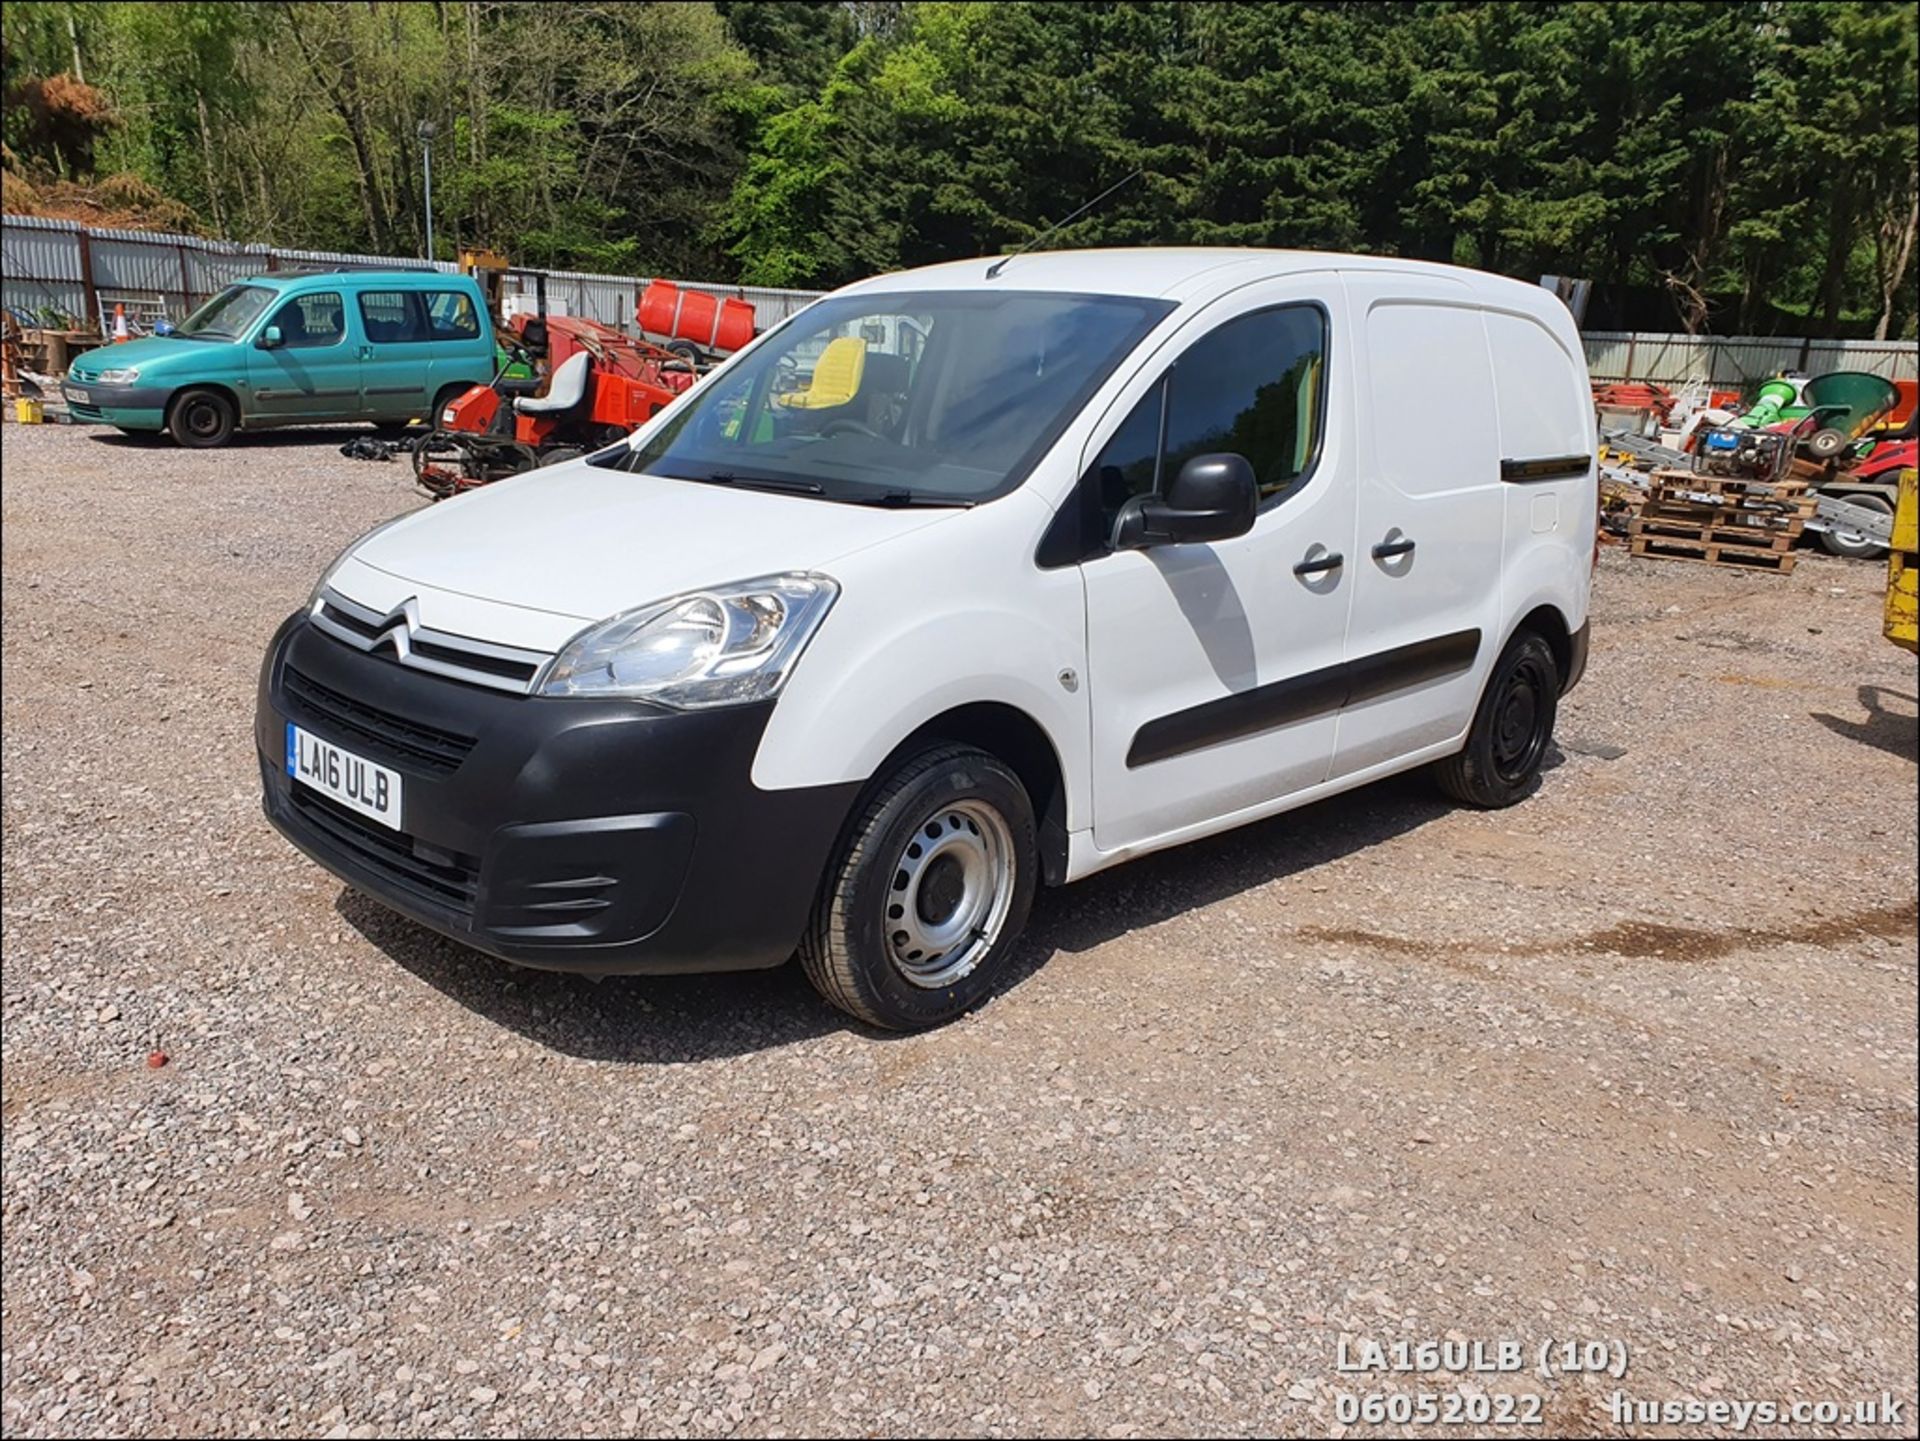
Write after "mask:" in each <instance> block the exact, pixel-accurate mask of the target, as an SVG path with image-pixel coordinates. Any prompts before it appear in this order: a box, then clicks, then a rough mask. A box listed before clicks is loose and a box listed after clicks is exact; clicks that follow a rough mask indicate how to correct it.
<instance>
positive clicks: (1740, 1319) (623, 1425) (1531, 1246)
mask: <svg viewBox="0 0 1920 1441" xmlns="http://www.w3.org/2000/svg"><path fill="white" fill-rule="evenodd" d="M350 434H351V432H326V433H315V434H311V435H301V436H299V437H298V438H297V439H284V438H283V439H277V440H268V441H249V442H246V443H243V444H241V445H238V446H236V447H235V448H234V449H233V450H231V451H229V452H226V453H223V454H218V455H200V454H191V453H186V452H181V451H178V450H175V449H172V448H171V447H169V446H166V445H152V444H141V443H136V442H132V441H128V440H123V439H119V438H116V437H113V436H110V435H105V434H100V433H96V432H91V431H87V430H81V429H65V428H56V427H42V428H37V429H35V428H22V427H17V426H12V425H9V426H8V427H7V429H6V433H5V439H4V459H5V473H6V476H5V492H4V497H5V569H4V575H5V585H4V601H5V635H4V643H5V651H4V659H5V676H6V686H5V690H4V701H3V704H4V721H5V724H4V782H5V910H4V944H5V953H6V967H5V979H4V1014H5V1057H6V1065H5V1098H4V1105H5V1146H4V1206H5V1239H6V1245H5V1248H4V1279H5V1304H4V1338H3V1340H4V1358H3V1361H4V1424H5V1429H6V1432H7V1433H8V1434H13V1435H47V1436H53V1435H71V1436H84V1435H125V1434H139V1433H144V1434H153V1433H173V1434H209V1435H211V1434H223V1435H227V1434H249V1433H251V1434H265V1435H316V1434H339V1435H361V1434H368V1435H370V1434H376V1433H379V1434H399V1435H440V1436H446V1435H460V1434H479V1435H514V1434H526V1433H533V1434H538V1433H567V1434H592V1435H605V1434H608V1433H617V1432H633V1431H640V1432H648V1433H668V1434H684V1435H701V1436H705V1435H725V1434H735V1433H741V1434H745V1433H762V1432H769V1433H771V1434H775V1435H779V1434H789V1435H806V1434H822V1433H824V1434H834V1435H861V1434H903V1433H905V1434H911V1433H937V1434H968V1435H1013V1434H1023V1433H1036V1432H1040V1433H1049V1434H1059V1435H1096V1436H1099V1435H1134V1434H1141V1435H1227V1434H1240V1433H1248V1432H1262V1433H1275V1432H1278V1433H1288V1434H1293V1433H1320V1434H1327V1433H1329V1432H1331V1433H1332V1434H1340V1428H1339V1426H1338V1425H1337V1421H1338V1410H1337V1399H1336V1393H1338V1392H1340V1391H1346V1392H1349V1393H1352V1394H1355V1395H1359V1394H1365V1393H1369V1392H1388V1393H1394V1394H1400V1395H1405V1396H1422V1395H1434V1396H1438V1395H1441V1394H1443V1393H1445V1392H1448V1391H1453V1390H1464V1391H1465V1392H1466V1393H1467V1394H1468V1395H1472V1394H1474V1393H1475V1392H1476V1390H1477V1391H1481V1392H1491V1393H1498V1392H1503V1391H1513V1392H1525V1393H1541V1394H1543V1395H1544V1396H1545V1412H1544V1414H1545V1419H1546V1421H1547V1423H1548V1425H1547V1429H1548V1430H1549V1431H1559V1432H1575V1433H1586V1434H1620V1433H1619V1432H1618V1431H1617V1430H1616V1429H1615V1428H1614V1427H1613V1426H1612V1425H1611V1422H1610V1419H1609V1417H1608V1413H1607V1411H1606V1409H1605V1401H1604V1398H1605V1396H1606V1395H1607V1394H1608V1393H1609V1392H1611V1391H1612V1390H1614V1389H1615V1388H1616V1387H1618V1388H1620V1389H1622V1390H1624V1391H1625V1392H1626V1393H1627V1394H1629V1395H1631V1396H1634V1397H1636V1398H1641V1399H1662V1398H1679V1397H1691V1398H1696V1399H1733V1398H1742V1399H1783V1400H1784V1399H1834V1400H1842V1401H1851V1400H1853V1399H1855V1398H1856V1397H1866V1396H1879V1395H1880V1394H1881V1393H1882V1392H1883V1391H1887V1392H1891V1393H1892V1394H1893V1395H1894V1396H1896V1397H1899V1398H1902V1399H1904V1400H1905V1402H1906V1403H1907V1405H1908V1407H1909V1408H1911V1407H1912V1406H1913V1405H1914V1403H1915V1401H1916V1400H1920V1397H1916V1394H1915V1383H1916V1377H1915V1354H1916V1327H1915V1308H1916V1295H1915V1266H1916V1249H1915V1248H1916V1235H1915V1226H1916V1223H1915V1214H1916V1190H1915V1170H1916V1167H1915V1145H1916V1139H1915V1110H1916V1104H1915V1100H1916V1070H1915V1067H1916V1055H1915V1040H1916V1013H1915V1007H1916V977H1915V892H1916V876H1915V842H1916V837H1915V804H1914V803H1915V763H1916V751H1917V744H1920V743H1917V741H1916V723H1915V709H1916V701H1915V691H1916V684H1915V668H1914V663H1913V661H1912V659H1911V658H1909V657H1908V656H1906V655H1905V654H1903V653H1901V652H1900V651H1898V650H1896V649H1894V648H1893V647H1892V646H1890V645H1888V644H1886V642H1885V641H1883V640H1882V639H1881V638H1880V634H1879V617H1878V610H1879V604H1880V601H1879V585H1880V576H1881V572H1880V571H1879V570H1878V568H1877V567H1873V566H1869V565H1865V564H1860V563H1849V562H1843V561H1837V560H1832V559H1829V558H1827V557H1825V556H1820V555H1808V556H1806V557H1804V558H1803V559H1802V561H1801V562H1800V566H1799V568H1798V570H1797V571H1796V572H1795V573H1794V574H1793V575H1792V576H1790V577H1786V578H1781V577H1778V576H1772V575H1753V574H1744V573H1723V572H1722V571H1720V570H1718V569H1716V568H1708V567H1704V566H1696V565H1689V564H1684V563H1672V562H1645V561H1632V562H1630V561H1628V560H1627V559H1626V558H1625V557H1624V556H1623V555H1621V554H1620V553H1619V552H1618V551H1609V552H1608V554H1607V555H1606V556H1605V557H1604V558H1603V560H1602V564H1601V573H1600V580H1599V592H1598V597H1597V602H1596V621H1595V629H1594V656H1593V666H1592V669H1591V671H1590V673H1589V677H1588V679H1587V681H1586V683H1585V684H1584V685H1583V686H1582V687H1581V688H1580V689H1579V690H1578V691H1577V692H1576V693H1575V694H1574V695H1573V696H1572V697H1570V698H1569V701H1568V703H1567V705H1566V706H1565V708H1564V710H1563V714H1562V721H1561V730H1560V740H1561V747H1562V750H1561V754H1560V755H1559V756H1558V757H1557V758H1556V760H1555V763H1554V764H1553V767H1552V769H1551V770H1550V771H1549V773H1548V775H1547V776H1546V778H1545V781H1544V784H1543V787H1542V789H1541V791H1540V793H1539V794H1538V795H1537V796H1536V797H1534V798H1533V799H1531V800H1530V801H1528V802H1527V803H1526V804H1524V805H1522V806H1520V807H1519V808H1517V809H1514V810H1511V811H1508V812H1504V813H1501V814H1479V813H1473V812H1468V811H1463V810H1456V809H1452V808H1449V807H1448V806H1446V805H1444V804H1442V803H1441V802H1440V801H1439V800H1438V799H1436V796H1435V793H1434V792H1432V791H1431V790H1430V789H1429V787H1428V786H1427V784H1426V783H1425V782H1424V781H1423V780H1422V779H1421V778H1419V777H1411V778H1405V779H1402V780H1399V781H1394V782H1388V783H1385V784H1382V785H1378V786H1375V787H1372V788H1370V789H1368V790H1365V791H1362V792H1360V793H1358V794H1355V795H1352V796H1349V797H1345V798H1342V799H1339V800H1335V801H1331V802H1327V803H1324V804H1321V805H1317V806H1314V807H1312V808H1310V809H1307V810H1304V811H1300V812H1297V813H1295V814H1292V815H1289V816H1284V817H1281V818H1278V819H1276V820H1274V821H1271V822H1268V823H1265V824H1262V825H1259V826H1255V827H1252V828H1250V829H1247V830H1244V831H1242V832H1239V833H1236V834H1234V835H1231V836H1226V837H1222V838H1218V839H1216V840H1213V841H1210V842H1205V843H1202V844H1199V845H1195V846H1192V847H1189V848H1187V849H1184V850H1181V851H1178V852H1175V853H1172V854H1168V855H1164V856H1160V857H1155V858H1151V859H1148V860H1145V861H1141V862H1137V863H1135V864H1133V865H1130V866H1126V867H1123V868H1121V869H1119V870H1117V871H1114V872H1110V873H1108V874H1106V875H1103V876H1100V877H1097V878H1095V879H1093V880H1091V881H1088V882H1085V883H1083V884H1081V885H1078V886H1075V887H1072V888H1070V889H1068V890H1065V891H1061V892H1054V893H1052V894H1049V895H1044V896H1043V897H1042V898H1041V901H1040V903H1039V904H1038V906H1037V907H1036V911H1035V915H1034V921H1033V925H1032V928H1031V931H1030V933H1029V936H1028V939H1027V941H1026V943H1025V948H1024V956H1023V959H1022V962H1021V964H1020V966H1019V967H1018V971H1019V974H1018V975H1017V976H1016V977H1015V978H1014V979H1013V980H1012V981H1011V982H1010V983H1009V984H1008V985H1007V986H1006V987H1005V988H1004V989H1003V990H1002V991H1001V993H1000V994H999V995H998V996H996V997H995V999H993V1000H992V1001H991V1002H990V1003H989V1004H988V1005H986V1006H985V1007H983V1008H982V1009H981V1010H980V1011H978V1012H977V1013H975V1014H974V1015H972V1016H971V1017H969V1018H967V1019H965V1020H964V1021H962V1022H960V1023H958V1024H956V1025H953V1026H951V1027H949V1028H947V1029H945V1030H942V1031H940V1032H938V1033H935V1034H932V1035H924V1036H914V1037H907V1038H895V1037H885V1036H881V1035H876V1034H873V1033H869V1032H867V1031H865V1030H862V1029H860V1028H858V1027H857V1026H855V1025H853V1024H852V1023H850V1022H848V1021H846V1020H845V1019H843V1018H842V1017H841V1016H840V1015H839V1014H838V1013H837V1012H834V1011H832V1010H830V1009H828V1008H827V1007H826V1006H825V1005H823V1004H822V1003H821V1002H819V1001H818V1000H816V999H815V998H814V997H813V995H812V993H811V992H810V991H809V990H808V989H807V987H806V985H805V982H804V980H803V979H802V978H801V977H800V976H799V974H798V971H797V968H793V967H788V968H786V969H784V970H782V971H778V972H773V973H768V974H763V975H747V976H736V977H719V978H694V979H686V980H672V981H662V980H625V981H610V982H607V983H605V984H602V985H593V984H589V983H586V982H583V981H579V980H576V979H572V978H569V977H564V976H552V975H543V974H534V973H516V972H514V971H512V970H511V969H508V968H505V967H503V966H501V965H498V964H496V963H494V962H492V961H489V960H487V959H485V958H483V957H481V956H478V955H476V954H472V953H468V952H465V951H462V950H461V949H460V948H458V947H456V946H454V945H452V944H450V943H447V942H444V941H441V940H439V939H437V938H435V937H434V936H432V935H430V934H429V933H427V932H425V931H423V930H421V929H418V928H416V927H414V926H412V925H410V924H408V923H406V922H404V921H401V920H398V919H396V918H394V917H392V916H390V915H388V914H386V913H384V912H383V911H382V910H380V909H379V908H378V907H376V906H374V905H372V904H370V903H368V902H366V901H364V900H362V899H360V898H358V897H357V896H355V895H353V894H352V893H350V892H346V891H344V890H343V889H342V888H341V887H340V886H339V885H338V884H336V883H335V882H334V881H333V880H332V879H331V878H329V877H328V876H326V875H325V874H324V873H322V872H321V871H320V870H318V869H317V868H316V867H314V866H312V865H311V864H309V863H307V862H306V861H305V860H303V859H302V858H301V857H300V856H298V855H297V854H296V853H295V852H294V851H293V850H292V849H291V848H290V847H289V846H287V845H286V844H285V843H284V842H282V841H281V840H280V839H279V838H278V837H276V836H275V835H274V834H273V833H272V832H271V831H270V830H269V829H268V828H267V826H266V824H265V822H264V821H263V820H262V819H261V817H260V814H259V806H258V802H257V799H256V786H257V779H256V774H255V767H254V760H253V756H252V754H251V737H250V732H249V718H250V715H251V709H252V696H253V687H254V678H255V671H256V667H257V665H258V663H259V659H260V655H261V652H262V648H263V646H264V643H265V641H266V639H267V637H268V635H269V633H270V632H271V631H272V629H273V627H274V626H275V624H276V623H277V622H278V621H279V620H280V618H281V617H282V616H283V615H284V614H286V613H287V612H288V611H289V610H291V609H292V608H294V607H295V606H296V605H297V604H298V603H299V602H300V601H301V600H302V598H303V597H304V596H305V594H306V591H307V588H308V586H309V585H310V584H311V582H312V581H313V579H314V577H315V576H316V575H317V574H318V573H319V571H320V569H321V568H322V566H323V565H324V564H325V563H326V561H327V560H328V559H329V558H331V557H332V555H333V554H334V553H335V551H336V550H337V549H338V548H339V547H340V546H341V545H342V544H343V543H344V542H345V541H347V540H348V539H350V538H351V537H352V536H354V535H356V534H357V533H359V532H360V531H361V530H363V529H365V528H366V527H368V526H369V525H371V524H372V523H374V522H375V521H377V520H379V519H381V518H382V517H384V516H387V515H390V514H392V513H394V512H396V511H398V510H400V509H402V508H404V507H406V506H408V505H411V504H413V503H414V498H413V497H412V495H411V493H410V490H409V487H408V484H407V477H406V473H405V472H404V471H403V469H402V468H401V467H400V466H398V465H378V464H369V463H356V462H352V461H347V460H343V459H342V458H341V457H340V456H339V455H338V454H337V449H336V448H337V446H338V444H339V443H340V441H341V440H343V439H345V438H347V437H348V435H350ZM154 1051H163V1052H165V1053H166V1055H167V1056H168V1057H169V1058H170V1060H169V1061H168V1063H167V1064H166V1065H164V1066H163V1067H160V1068H151V1067H150V1066H149V1063H148V1062H149V1053H150V1052H154ZM1343 1337H1344V1338H1346V1339H1347V1341H1348V1343H1349V1345H1351V1346H1358V1345H1359V1343H1361V1342H1364V1341H1369V1340H1371V1341H1379V1342H1391V1341H1398V1340H1408V1341H1419V1340H1428V1339H1431V1340H1440V1339H1444V1338H1449V1337H1453V1338H1468V1339H1474V1340H1486V1341H1496V1340H1500V1339H1509V1338H1510V1339H1517V1340H1520V1341H1522V1342H1525V1343H1526V1344H1527V1345H1528V1347H1529V1348H1531V1347H1533V1346H1534V1345H1537V1343H1539V1342H1541V1341H1543V1340H1549V1339H1568V1338H1582V1339H1604V1340H1610V1341H1615V1342H1622V1343H1625V1345H1626V1346H1627V1347H1628V1348H1629V1354H1630V1358H1631V1359H1630V1367H1629V1370H1628V1373H1627V1376H1626V1379H1625V1381H1624V1382H1615V1381H1613V1380H1609V1379H1605V1378H1600V1379H1597V1380H1596V1379H1595V1378H1590V1377H1569V1378H1561V1379H1556V1380H1554V1381H1552V1382H1551V1383H1547V1382H1543V1381H1541V1380H1539V1379H1537V1378H1535V1377H1533V1376H1531V1375H1519V1376H1513V1375H1482V1376H1478V1377H1462V1378H1452V1377H1411V1376H1402V1377H1386V1378H1381V1377H1372V1378H1369V1377H1364V1376H1355V1375H1343V1374H1341V1373H1340V1372H1338V1371H1337V1370H1336V1362H1337V1359H1338V1352H1337V1347H1338V1344H1339V1343H1340V1341H1341V1339H1342V1338H1343ZM1367 1429H1368V1428H1366V1427H1364V1426H1361V1427H1356V1428H1354V1434H1358V1433H1360V1432H1363V1431H1365V1430H1367ZM1374 1429H1376V1430H1380V1429H1386V1428H1374ZM1693 1429H1694V1431H1695V1432H1696V1433H1697V1432H1698V1431H1699V1429H1700V1428H1693ZM1800 1429H1801V1430H1802V1431H1803V1432H1804V1431H1805V1430H1806V1429H1807V1428H1800ZM1902 1431H1904V1432H1905V1433H1906V1434H1911V1433H1912V1419H1911V1410H1910V1411H1909V1415H1908V1419H1907V1421H1906V1423H1905V1424H1904V1425H1902V1426H1900V1427H1896V1428H1892V1431H1891V1432H1887V1433H1883V1434H1893V1433H1894V1432H1902ZM1854 1434H1861V1432H1860V1431H1859V1430H1856V1431H1855V1432H1854Z"/></svg>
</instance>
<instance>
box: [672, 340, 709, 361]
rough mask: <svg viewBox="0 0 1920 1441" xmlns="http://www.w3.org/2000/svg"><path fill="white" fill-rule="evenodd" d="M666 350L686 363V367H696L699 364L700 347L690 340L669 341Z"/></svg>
mask: <svg viewBox="0 0 1920 1441" xmlns="http://www.w3.org/2000/svg"><path fill="white" fill-rule="evenodd" d="M666 348H667V349H668V350H671V351H672V352H673V353H674V354H675V355H677V356H679V357H680V358H681V359H682V360H684V361H686V362H687V364H688V365H692V366H696V367H697V366H698V365H699V364H700V359H701V356H700V347H699V346H697V345H695V344H694V343H693V342H692V341H691V340H669V341H668V342H667V346H666Z"/></svg>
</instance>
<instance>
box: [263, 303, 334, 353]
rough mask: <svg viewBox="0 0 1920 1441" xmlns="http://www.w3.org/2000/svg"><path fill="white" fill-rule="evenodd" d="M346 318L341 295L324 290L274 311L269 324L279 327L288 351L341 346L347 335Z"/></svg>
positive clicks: (282, 340)
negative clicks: (342, 339)
mask: <svg viewBox="0 0 1920 1441" xmlns="http://www.w3.org/2000/svg"><path fill="white" fill-rule="evenodd" d="M345 320H346V316H345V314H344V313H343V309H342V306H341V303H340V293H339V292H338V291H336V290H323V291H321V292H320V293H318V294H316V295H296V296H295V297H294V298H293V299H292V300H289V301H288V302H287V303H286V304H285V305H283V306H281V307H280V308H279V309H278V310H276V311H274V313H273V319H271V320H269V321H268V322H267V324H269V325H277V326H279V327H280V344H281V345H282V346H284V347H286V348H287V349H292V350H297V349H300V348H302V347H312V346H320V345H338V344H339V343H340V340H341V337H342V336H344V335H345V334H346V325H345V323H344V322H345Z"/></svg>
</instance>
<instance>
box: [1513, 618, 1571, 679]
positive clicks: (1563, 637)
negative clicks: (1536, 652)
mask: <svg viewBox="0 0 1920 1441" xmlns="http://www.w3.org/2000/svg"><path fill="white" fill-rule="evenodd" d="M1523 630H1530V631H1532V632H1533V633H1534V634H1535V635H1538V636H1539V637H1540V638H1541V639H1542V640H1544V641H1545V642H1546V643H1547V646H1548V648H1549V649H1551V650H1552V651H1553V664H1554V668H1555V669H1556V670H1558V671H1559V672H1560V684H1561V685H1562V686H1563V687H1564V686H1565V685H1566V684H1567V681H1568V677H1570V676H1571V675H1572V674H1573V631H1572V630H1571V629H1570V628H1569V627H1568V625H1567V618H1566V617H1565V616H1564V615H1562V614H1561V613H1560V607H1558V606H1557V605H1553V604H1551V603H1547V604H1543V605H1536V606H1535V607H1534V608H1533V609H1532V610H1530V611H1528V612H1527V613H1526V614H1525V615H1523V616H1521V617H1520V622H1519V624H1517V625H1516V626H1514V628H1513V630H1512V632H1511V634H1509V635H1508V636H1507V639H1506V641H1503V642H1502V643H1501V649H1502V650H1505V649H1506V647H1507V645H1508V644H1509V643H1511V642H1512V640H1513V637H1514V636H1516V635H1518V634H1520V632H1521V631H1523Z"/></svg>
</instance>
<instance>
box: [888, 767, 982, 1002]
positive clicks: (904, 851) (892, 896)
mask: <svg viewBox="0 0 1920 1441" xmlns="http://www.w3.org/2000/svg"><path fill="white" fill-rule="evenodd" d="M1013 871H1014V858H1013V831H1012V829H1011V827H1009V826H1008V825H1007V822H1006V819H1005V818H1004V817H1003V816H1001V814H1000V812H999V811H997V810H995V809H994V808H993V807H992V806H990V805H988V804H987V803H986V802H984V801H977V800H964V801H955V802H954V803H953V804H952V805H948V806H942V807H940V808H939V809H938V810H935V811H932V812H929V813H928V814H927V816H926V817H925V819H923V820H922V821H921V822H920V824H919V825H917V826H915V827H914V831H913V834H912V835H911V836H909V837H908V838H907V840H906V842H905V844H904V845H902V846H901V848H900V854H899V855H898V856H897V857H896V858H895V860H894V865H893V877H892V881H891V883H890V884H889V886H888V890H887V899H886V916H885V924H886V939H887V955H888V958H889V959H890V960H891V961H892V962H893V966H894V969H895V970H897V971H898V972H899V973H900V975H901V977H902V978H903V979H905V980H906V981H908V982H909V983H910V984H912V985H915V986H919V987H921V988H922V989H924V990H938V989H940V988H941V987H943V986H950V985H952V984H953V983H954V982H956V981H958V980H960V979H962V978H963V977H965V976H966V975H968V974H970V973H971V972H972V971H973V970H974V968H975V967H977V966H978V965H979V964H980V962H981V961H982V960H983V959H984V958H985V957H986V955H987V953H988V952H989V951H991V950H992V949H993V946H994V942H996V941H997V940H999V938H1000V932H1001V930H1002V928H1003V927H1004V926H1005V925H1006V920H1007V913H1008V911H1010V910H1011V909H1012V908H1013Z"/></svg>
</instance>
